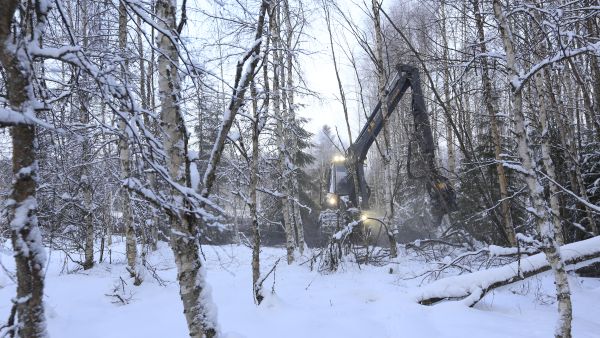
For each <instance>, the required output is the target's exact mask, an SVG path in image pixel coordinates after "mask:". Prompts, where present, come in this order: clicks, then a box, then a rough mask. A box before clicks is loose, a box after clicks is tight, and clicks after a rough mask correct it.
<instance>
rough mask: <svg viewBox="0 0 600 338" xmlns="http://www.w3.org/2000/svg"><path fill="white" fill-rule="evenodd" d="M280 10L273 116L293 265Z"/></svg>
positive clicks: (275, 17)
mask: <svg viewBox="0 0 600 338" xmlns="http://www.w3.org/2000/svg"><path fill="white" fill-rule="evenodd" d="M279 12H280V8H279V6H276V7H274V8H273V9H272V12H271V16H270V17H269V26H270V28H271V32H272V33H271V40H272V41H273V114H274V115H275V118H276V119H277V142H278V149H279V159H278V164H279V172H280V175H281V185H280V186H281V194H282V195H283V196H282V197H281V204H282V208H281V212H282V213H283V222H284V229H285V247H286V250H287V262H288V264H292V263H293V262H294V251H295V250H296V246H295V242H296V241H295V238H294V226H293V224H292V217H291V215H292V214H291V212H290V201H289V196H290V189H289V188H288V186H287V183H288V180H289V178H288V174H289V173H288V171H289V168H288V166H287V163H286V153H287V151H288V149H287V144H286V141H287V140H286V135H285V134H286V132H285V129H284V126H283V121H285V120H286V119H285V117H284V114H283V113H284V112H285V111H284V110H282V109H281V105H282V97H281V93H282V89H281V86H280V80H283V79H281V74H283V71H282V70H283V69H282V68H283V67H284V66H283V62H282V61H283V57H282V55H281V53H280V50H281V46H282V43H281V38H280V28H279V23H280V20H279V18H280V15H279Z"/></svg>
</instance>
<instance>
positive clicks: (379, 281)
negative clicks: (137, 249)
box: [0, 242, 600, 338]
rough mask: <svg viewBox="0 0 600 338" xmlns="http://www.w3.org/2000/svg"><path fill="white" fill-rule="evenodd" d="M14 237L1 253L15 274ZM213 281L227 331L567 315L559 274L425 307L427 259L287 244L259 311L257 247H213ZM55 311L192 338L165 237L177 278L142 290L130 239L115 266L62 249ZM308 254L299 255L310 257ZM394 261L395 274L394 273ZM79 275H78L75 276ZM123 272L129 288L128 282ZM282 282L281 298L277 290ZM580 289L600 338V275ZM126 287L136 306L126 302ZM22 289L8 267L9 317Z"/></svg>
mask: <svg viewBox="0 0 600 338" xmlns="http://www.w3.org/2000/svg"><path fill="white" fill-rule="evenodd" d="M7 245H8V242H6V243H4V245H0V259H1V263H2V265H3V266H4V267H5V268H7V269H8V270H14V260H13V258H12V253H11V251H10V250H9V248H7ZM203 251H204V253H205V255H206V259H207V267H208V281H209V283H210V285H211V287H212V293H213V301H214V302H215V304H216V305H217V308H218V319H219V324H220V327H221V329H222V331H223V333H225V334H226V337H236V338H237V337H252V338H253V337H257V338H258V337H261V338H264V337H274V338H283V337H286V338H292V337H302V338H305V337H361V338H364V337H461V338H463V337H488V338H491V337H528V338H530V337H552V336H553V330H554V323H555V320H556V317H557V312H556V304H555V301H554V286H553V280H552V278H551V275H550V274H549V273H544V274H541V275H538V276H535V277H532V278H530V279H528V280H525V281H522V282H519V283H515V284H512V285H509V286H507V287H503V288H500V289H498V290H496V291H494V292H492V293H490V294H489V295H487V296H486V297H485V298H484V299H483V300H482V301H481V302H479V303H478V304H477V305H476V306H475V307H474V308H469V307H466V306H464V305H462V304H461V303H460V302H445V303H441V304H438V305H434V306H422V305H419V304H417V303H415V302H414V300H413V298H412V297H411V291H414V290H415V288H417V287H418V286H419V284H420V283H421V280H420V279H410V280H407V279H406V277H408V276H414V275H415V274H417V273H418V272H419V271H423V270H425V269H427V265H426V264H424V263H423V262H420V261H419V260H418V259H416V258H414V257H407V256H403V257H402V258H400V259H398V260H397V262H395V263H394V264H390V265H388V266H383V267H373V266H361V267H360V268H359V267H358V266H357V265H355V264H350V263H346V264H345V265H344V267H343V269H342V270H341V271H338V272H336V273H332V274H320V273H319V272H317V271H310V269H309V266H308V264H305V265H298V264H295V265H292V266H287V265H286V264H285V262H284V261H285V250H284V249H281V248H263V251H262V257H261V264H262V267H263V269H262V270H263V271H268V270H269V269H270V268H271V266H272V264H274V262H275V261H276V260H277V259H278V258H281V257H283V259H282V260H281V262H280V263H279V265H278V266H277V268H276V270H275V274H274V275H273V274H271V275H270V276H269V279H268V280H267V281H266V282H265V289H266V290H267V291H268V292H267V293H268V294H269V297H267V298H266V299H265V301H264V302H263V304H262V305H261V306H259V307H257V306H256V305H254V303H253V300H252V295H251V269H250V258H251V252H250V249H248V248H247V247H244V246H234V245H229V246H219V247H216V246H205V247H204V248H203ZM49 258H50V263H49V265H48V271H47V277H46V292H45V293H46V295H45V304H46V316H47V318H48V325H49V330H50V335H51V336H53V337H62V338H74V337H77V338H80V337H89V338H93V337H128V338H132V337H161V338H162V337H186V336H187V332H186V324H185V320H184V316H183V313H182V312H183V309H182V305H181V302H180V300H179V294H178V285H177V283H176V271H175V265H174V263H173V258H172V254H171V251H170V249H169V248H168V246H167V245H166V244H165V243H160V246H159V250H158V251H156V252H153V253H151V254H150V255H149V257H148V261H149V262H151V264H152V265H153V266H154V267H155V268H156V271H157V273H158V274H159V275H160V277H161V278H162V279H164V280H165V281H166V282H167V284H166V286H160V285H159V283H158V282H157V280H156V279H154V278H153V277H152V276H151V275H147V276H146V278H145V281H144V283H143V284H142V285H141V286H139V287H135V286H132V283H131V281H130V280H129V278H128V273H127V272H126V270H125V256H124V243H116V244H115V245H114V246H113V253H112V264H109V263H108V262H106V261H105V262H104V263H101V264H97V265H96V266H95V267H94V268H93V269H91V270H88V271H83V270H77V271H73V270H74V269H75V267H76V264H75V263H72V262H68V263H67V264H66V265H65V256H64V254H62V253H61V252H59V251H52V252H51V253H50V255H49ZM305 260H306V259H300V260H299V261H305ZM390 267H393V268H394V270H395V271H394V273H393V274H390V273H389V271H390ZM69 271H70V272H69ZM121 277H122V278H123V280H124V281H125V282H127V283H128V284H127V285H126V286H125V287H124V290H125V292H123V283H122V281H121ZM273 277H274V278H275V285H274V289H275V294H273V295H271V294H270V291H271V288H272V287H273ZM570 282H571V287H572V291H573V308H574V321H573V336H574V337H578V338H585V337H598V332H600V317H599V316H598V312H597V308H598V304H600V279H595V278H582V277H578V276H576V275H571V277H570ZM115 286H118V289H119V291H118V293H119V294H120V295H121V296H123V297H124V298H125V299H129V301H128V304H123V303H121V302H120V301H119V300H118V299H117V298H116V297H114V296H110V295H112V294H115V291H114V289H115ZM14 295H15V286H14V283H13V282H12V281H11V279H10V278H9V277H8V276H7V275H6V272H5V271H3V270H0V322H2V321H4V320H6V318H8V313H9V311H10V306H11V301H10V299H11V298H12V297H14Z"/></svg>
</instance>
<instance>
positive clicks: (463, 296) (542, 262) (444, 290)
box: [413, 236, 600, 306]
mask: <svg viewBox="0 0 600 338" xmlns="http://www.w3.org/2000/svg"><path fill="white" fill-rule="evenodd" d="M560 252H561V256H562V259H563V261H564V262H565V264H566V265H569V264H576V263H580V262H584V261H587V260H590V259H594V258H598V257H600V236H596V237H593V238H590V239H587V240H584V241H579V242H575V243H570V244H566V245H563V246H561V248H560ZM548 270H550V265H549V264H548V261H547V260H546V256H545V255H544V254H543V253H539V254H537V255H533V256H529V257H526V258H522V259H521V260H520V261H517V262H513V263H511V264H507V265H504V266H500V267H497V268H492V269H487V270H480V271H476V272H473V273H467V274H464V275H459V276H452V277H448V278H444V279H440V280H437V281H435V282H433V283H430V284H428V285H425V286H423V287H420V288H418V289H417V290H416V291H415V292H414V293H413V297H414V299H415V301H416V302H418V303H419V304H422V305H432V304H435V303H437V302H440V301H444V300H462V301H463V302H464V303H465V305H467V306H473V305H475V304H477V302H479V301H480V300H481V299H482V298H483V297H484V296H485V295H486V294H487V293H488V292H489V291H491V290H493V289H496V288H499V287H501V286H504V285H508V284H511V283H514V282H517V281H520V280H523V279H525V278H528V277H531V276H534V275H537V274H539V273H542V272H544V271H548Z"/></svg>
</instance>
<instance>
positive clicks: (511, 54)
mask: <svg viewBox="0 0 600 338" xmlns="http://www.w3.org/2000/svg"><path fill="white" fill-rule="evenodd" d="M493 6H494V15H495V17H496V20H498V23H499V31H500V35H501V37H502V42H503V45H504V50H505V52H506V61H507V67H508V69H509V72H510V75H509V76H510V78H509V80H511V81H510V82H511V84H512V85H513V86H514V84H515V83H517V82H518V79H519V74H520V71H519V68H518V67H519V66H518V65H517V61H516V54H515V49H514V45H513V41H512V33H511V29H510V27H509V24H508V19H507V18H506V16H505V14H504V11H503V9H502V4H501V3H500V0H494V2H493ZM513 89H515V88H514V87H513ZM512 94H513V95H512V104H513V107H512V108H513V111H514V116H515V133H516V136H517V143H518V150H519V157H520V159H521V162H522V166H523V168H524V170H525V172H526V174H525V182H526V183H527V187H528V189H529V196H530V199H531V203H532V204H533V210H534V211H533V212H534V217H535V220H536V223H537V226H538V231H539V234H540V236H541V239H542V243H543V247H542V250H543V251H544V254H545V255H546V259H547V260H548V263H549V264H550V266H551V267H552V270H553V272H554V280H555V284H556V297H557V300H558V313H559V320H558V327H557V329H556V332H555V337H557V338H558V337H561V338H570V337H571V320H572V318H573V314H572V306H571V292H570V289H569V281H568V279H567V273H566V272H565V268H564V263H563V261H562V259H561V254H560V247H559V245H558V242H557V237H556V236H557V234H556V232H557V230H558V231H560V229H556V228H555V225H553V222H552V219H551V218H552V215H550V214H549V212H548V205H547V203H546V201H545V200H544V198H543V195H542V193H543V190H542V189H541V185H540V182H539V179H538V174H537V172H536V168H535V162H534V161H533V159H532V155H531V149H530V146H529V139H528V135H527V129H526V127H525V116H524V114H523V102H522V91H521V90H520V89H517V90H513V93H512ZM546 169H547V170H548V168H546Z"/></svg>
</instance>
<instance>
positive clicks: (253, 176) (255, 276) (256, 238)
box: [248, 67, 266, 305]
mask: <svg viewBox="0 0 600 338" xmlns="http://www.w3.org/2000/svg"><path fill="white" fill-rule="evenodd" d="M265 69H266V67H265ZM250 92H251V96H252V109H253V111H254V116H253V118H254V119H253V121H252V159H251V162H250V186H249V187H248V189H249V190H250V203H249V205H248V207H249V209H250V218H251V219H252V295H253V297H254V301H255V302H256V304H257V305H260V303H261V302H262V300H263V299H264V298H265V297H264V295H263V293H262V285H260V284H259V279H260V227H259V223H258V212H257V210H256V209H257V204H256V202H257V198H256V187H257V186H258V159H259V149H258V146H259V143H258V137H259V135H260V119H261V116H260V111H259V110H258V103H257V101H258V98H257V94H256V88H255V86H254V81H252V83H251V84H250Z"/></svg>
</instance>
